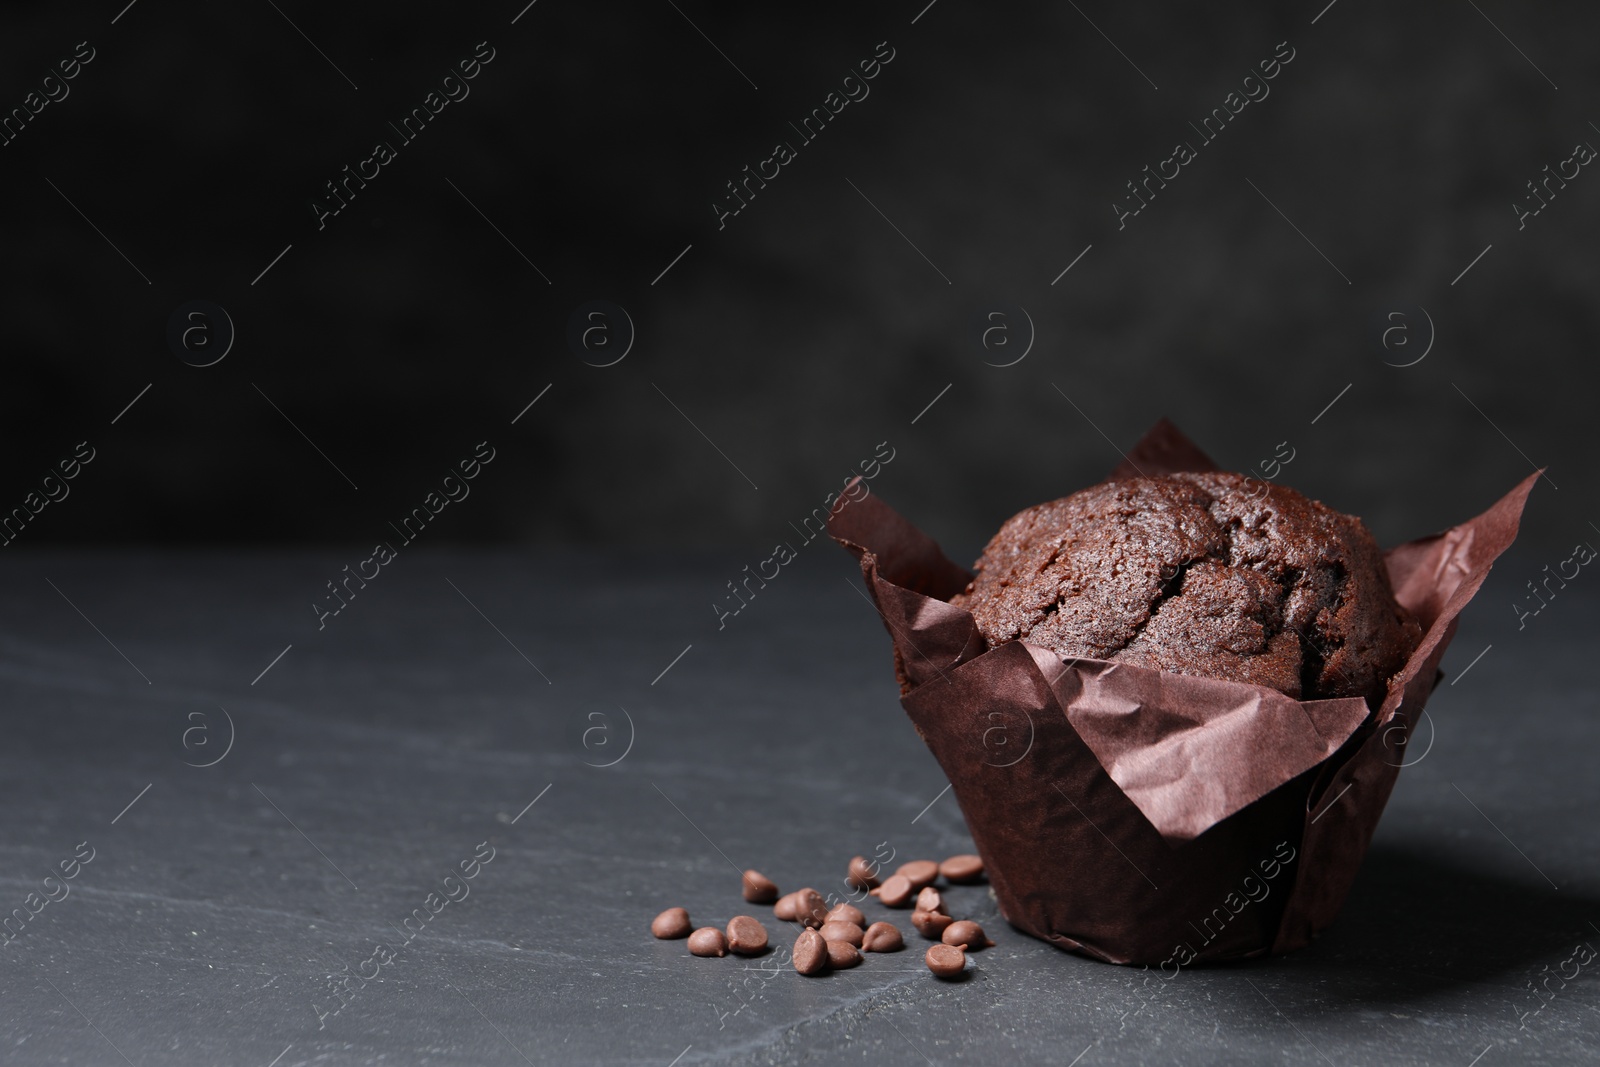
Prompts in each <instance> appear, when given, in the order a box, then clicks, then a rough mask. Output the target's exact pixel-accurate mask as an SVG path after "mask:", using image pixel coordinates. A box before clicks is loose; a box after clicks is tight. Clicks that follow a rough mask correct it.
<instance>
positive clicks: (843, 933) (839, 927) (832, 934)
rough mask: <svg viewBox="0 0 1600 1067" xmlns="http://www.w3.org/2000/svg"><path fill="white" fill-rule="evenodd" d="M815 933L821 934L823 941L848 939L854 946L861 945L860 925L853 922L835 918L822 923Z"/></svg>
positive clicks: (858, 946)
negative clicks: (839, 920) (832, 920)
mask: <svg viewBox="0 0 1600 1067" xmlns="http://www.w3.org/2000/svg"><path fill="white" fill-rule="evenodd" d="M817 933H819V934H821V935H822V939H823V940H824V941H848V942H849V943H850V944H852V945H854V946H855V947H856V948H860V947H861V938H862V936H863V935H862V932H861V927H859V926H857V925H856V924H855V923H846V922H838V921H837V920H836V921H834V922H825V923H823V924H822V928H821V929H820V930H818V931H817Z"/></svg>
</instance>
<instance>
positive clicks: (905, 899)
mask: <svg viewBox="0 0 1600 1067" xmlns="http://www.w3.org/2000/svg"><path fill="white" fill-rule="evenodd" d="M914 892H915V890H914V889H912V888H911V881H910V879H908V878H906V876H905V875H903V874H895V875H891V876H890V877H889V878H888V879H887V880H886V881H885V882H884V883H883V884H882V885H880V886H879V887H878V888H876V889H874V890H873V891H872V895H873V896H875V897H877V898H878V903H879V904H882V905H884V906H885V907H889V908H903V907H905V906H906V905H907V904H909V903H911V894H912V893H914Z"/></svg>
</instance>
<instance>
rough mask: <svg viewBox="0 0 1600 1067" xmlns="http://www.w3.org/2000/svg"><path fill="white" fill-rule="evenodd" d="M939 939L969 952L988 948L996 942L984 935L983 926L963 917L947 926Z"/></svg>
mask: <svg viewBox="0 0 1600 1067" xmlns="http://www.w3.org/2000/svg"><path fill="white" fill-rule="evenodd" d="M939 940H941V941H943V942H944V943H945V944H947V945H955V946H956V947H957V948H960V949H965V950H966V951H968V952H975V951H977V950H978V949H980V948H988V947H989V946H990V945H992V944H994V942H993V941H990V940H989V939H988V938H987V937H985V936H984V933H983V927H981V926H979V925H978V924H977V923H975V922H972V921H971V920H969V919H961V920H958V921H956V922H953V923H951V924H950V925H949V926H946V927H945V928H944V933H943V934H941V935H940V937H939Z"/></svg>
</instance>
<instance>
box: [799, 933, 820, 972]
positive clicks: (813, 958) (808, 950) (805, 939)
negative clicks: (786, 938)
mask: <svg viewBox="0 0 1600 1067" xmlns="http://www.w3.org/2000/svg"><path fill="white" fill-rule="evenodd" d="M791 958H792V960H793V962H794V969H795V970H797V971H799V972H800V973H801V974H821V973H822V972H823V971H825V970H827V969H828V943H827V942H826V941H824V940H823V939H822V935H821V934H819V933H817V932H816V931H815V930H802V931H800V936H799V937H797V938H795V939H794V953H793V955H792V957H791Z"/></svg>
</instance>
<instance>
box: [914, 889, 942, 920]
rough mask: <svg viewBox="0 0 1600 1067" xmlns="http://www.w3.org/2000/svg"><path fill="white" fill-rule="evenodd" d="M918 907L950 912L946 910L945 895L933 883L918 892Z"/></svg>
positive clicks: (924, 909) (919, 908)
mask: <svg viewBox="0 0 1600 1067" xmlns="http://www.w3.org/2000/svg"><path fill="white" fill-rule="evenodd" d="M916 909H917V910H918V911H938V912H944V914H946V915H948V914H950V913H949V912H948V911H945V907H944V897H943V896H942V895H941V894H940V893H939V891H938V890H937V889H935V888H933V886H931V885H930V886H927V887H926V888H924V889H923V890H922V892H920V893H918V894H917V903H916Z"/></svg>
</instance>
